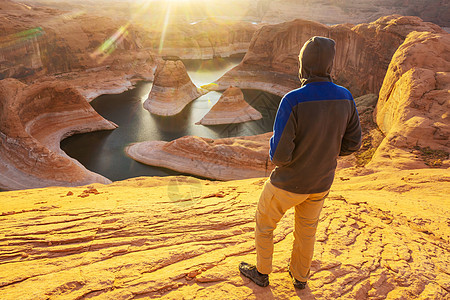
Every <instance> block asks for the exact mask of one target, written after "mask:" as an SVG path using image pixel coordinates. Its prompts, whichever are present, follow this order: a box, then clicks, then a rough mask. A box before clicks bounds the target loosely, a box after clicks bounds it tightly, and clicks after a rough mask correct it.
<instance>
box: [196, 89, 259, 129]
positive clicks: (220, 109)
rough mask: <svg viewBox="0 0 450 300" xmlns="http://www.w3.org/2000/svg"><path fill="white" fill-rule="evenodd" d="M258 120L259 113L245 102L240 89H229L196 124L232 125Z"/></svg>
mask: <svg viewBox="0 0 450 300" xmlns="http://www.w3.org/2000/svg"><path fill="white" fill-rule="evenodd" d="M259 119H262V115H261V113H260V112H259V111H257V110H256V109H254V108H253V107H251V106H250V105H249V104H248V103H247V102H245V99H244V94H243V93H242V91H241V89H239V88H236V87H229V88H228V89H226V90H225V92H224V93H223V94H222V96H221V97H220V99H219V101H217V103H216V104H214V106H213V107H212V108H211V110H210V111H209V112H208V113H207V114H206V115H205V116H204V117H203V118H202V119H201V120H200V121H199V122H197V123H196V124H197V125H218V124H232V123H242V122H247V121H252V120H259Z"/></svg>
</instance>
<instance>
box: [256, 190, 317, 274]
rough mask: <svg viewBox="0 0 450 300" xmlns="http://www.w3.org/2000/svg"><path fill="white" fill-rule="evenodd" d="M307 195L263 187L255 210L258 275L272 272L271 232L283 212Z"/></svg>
mask: <svg viewBox="0 0 450 300" xmlns="http://www.w3.org/2000/svg"><path fill="white" fill-rule="evenodd" d="M308 196H309V195H308V194H305V195H303V194H294V193H290V192H287V191H284V190H281V189H279V188H277V187H275V186H273V185H272V184H271V183H270V181H267V182H266V184H265V185H264V189H263V192H262V193H261V197H260V198H259V202H258V208H257V210H256V227H255V244H256V256H257V263H256V267H257V269H258V271H259V272H260V273H263V274H269V273H270V272H272V256H273V231H274V230H275V228H276V227H277V223H278V222H279V221H280V219H281V217H283V215H284V214H285V212H286V211H287V210H288V209H289V208H291V207H293V206H295V205H297V204H299V203H300V202H302V201H304V200H305V199H306V198H307V197H308Z"/></svg>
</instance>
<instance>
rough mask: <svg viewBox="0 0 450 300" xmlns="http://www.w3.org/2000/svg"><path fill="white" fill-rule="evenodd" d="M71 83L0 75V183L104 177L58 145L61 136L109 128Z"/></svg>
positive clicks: (71, 182) (65, 182)
mask: <svg viewBox="0 0 450 300" xmlns="http://www.w3.org/2000/svg"><path fill="white" fill-rule="evenodd" d="M116 127H117V125H115V124H114V123H112V122H109V121H107V120H105V119H103V118H102V117H101V116H100V115H99V114H97V113H96V112H95V110H94V109H93V108H92V107H91V106H90V105H89V103H88V102H87V101H86V99H85V98H84V97H83V96H82V95H81V94H80V93H79V92H78V91H77V90H75V89H74V88H72V87H68V86H67V85H66V84H63V83H52V84H46V83H40V84H35V85H30V86H26V85H25V84H23V83H21V82H19V81H18V80H16V79H4V80H1V81H0V187H1V188H3V189H10V190H15V189H27V188H37V187H45V186H76V185H84V184H88V183H92V182H100V183H109V182H110V181H109V180H108V179H106V178H105V177H103V176H101V175H99V174H96V173H93V172H90V171H89V170H87V169H86V168H85V167H84V166H83V165H81V164H80V163H79V162H78V161H76V160H74V159H72V158H70V157H68V156H67V155H66V154H65V153H64V152H63V151H62V150H61V149H60V147H59V143H60V141H61V140H62V139H64V138H65V137H67V136H70V135H72V134H76V133H83V132H89V131H96V130H106V129H115V128H116Z"/></svg>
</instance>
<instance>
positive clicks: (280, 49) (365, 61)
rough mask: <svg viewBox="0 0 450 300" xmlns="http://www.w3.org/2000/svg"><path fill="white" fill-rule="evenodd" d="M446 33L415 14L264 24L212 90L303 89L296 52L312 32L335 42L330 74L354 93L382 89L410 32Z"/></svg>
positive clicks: (277, 90)
mask: <svg viewBox="0 0 450 300" xmlns="http://www.w3.org/2000/svg"><path fill="white" fill-rule="evenodd" d="M414 30H416V31H429V32H434V33H444V31H443V30H442V29H441V28H440V27H439V26H437V25H435V24H431V23H427V22H423V21H422V20H421V19H419V18H417V17H402V16H399V15H393V16H388V17H383V18H380V19H378V20H377V21H375V22H372V23H369V24H360V25H358V26H354V27H352V26H351V25H348V24H343V25H335V26H325V25H322V24H319V23H316V22H312V21H306V20H294V21H291V22H286V23H282V24H276V25H266V26H263V27H262V28H260V29H259V30H258V31H257V32H256V33H255V35H254V36H253V39H252V42H251V44H250V48H249V50H248V52H247V53H246V55H245V57H244V59H243V61H242V62H241V63H240V64H239V65H238V66H237V67H235V68H234V69H232V70H231V71H229V72H227V73H226V74H225V75H224V76H223V77H222V78H220V79H219V80H218V81H217V82H216V83H215V84H212V85H209V86H208V89H211V90H223V89H225V88H226V87H228V86H230V85H232V86H236V87H239V88H250V89H260V90H264V91H267V92H271V93H275V94H277V95H280V96H282V95H284V94H285V93H287V92H288V91H290V90H292V89H294V88H297V87H299V84H300V83H299V80H298V78H297V74H298V53H299V51H300V48H301V47H302V45H303V44H304V43H305V41H307V40H308V39H309V38H310V37H312V36H314V35H319V36H326V37H330V38H332V39H334V40H335V41H336V57H335V61H334V66H333V72H332V77H333V78H334V80H335V81H336V82H337V83H338V84H341V85H344V86H346V87H347V88H349V89H350V91H351V92H352V93H353V94H354V95H355V96H360V95H363V94H368V93H378V91H379V90H380V88H381V85H382V83H383V78H384V75H385V73H386V70H387V67H388V65H389V62H390V60H391V58H392V55H393V54H394V52H395V50H396V49H397V48H398V47H399V46H400V44H401V43H402V42H403V40H404V39H405V38H406V36H407V34H408V33H409V32H411V31H414Z"/></svg>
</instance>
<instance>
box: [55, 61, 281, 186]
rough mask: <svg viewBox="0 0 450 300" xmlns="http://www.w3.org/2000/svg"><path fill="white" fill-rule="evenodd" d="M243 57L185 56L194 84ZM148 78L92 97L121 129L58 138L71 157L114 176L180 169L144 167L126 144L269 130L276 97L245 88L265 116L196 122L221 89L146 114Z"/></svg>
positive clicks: (208, 79) (96, 106) (163, 173)
mask: <svg viewBox="0 0 450 300" xmlns="http://www.w3.org/2000/svg"><path fill="white" fill-rule="evenodd" d="M240 60H241V57H237V58H226V59H224V58H216V59H211V60H202V61H199V60H190V61H183V62H184V63H185V65H186V69H187V70H188V74H189V76H190V77H191V79H192V81H193V82H194V84H196V85H197V86H200V85H204V84H208V83H211V82H213V81H214V80H216V79H218V78H220V77H221V76H222V75H223V74H224V73H225V72H226V71H228V70H229V69H231V68H233V67H234V66H236V65H237V64H238V63H239V61H240ZM151 86H152V83H151V82H140V83H138V84H137V85H136V87H135V88H134V89H133V90H130V91H127V92H124V93H122V94H119V95H102V96H99V97H98V98H96V99H94V100H93V101H92V102H91V105H92V107H93V108H94V109H95V110H96V111H97V112H98V113H99V114H100V115H102V116H103V117H104V118H106V119H108V120H110V121H113V122H114V123H116V124H117V125H119V128H117V129H115V130H112V131H97V132H91V133H85V134H78V135H74V136H72V137H69V138H67V139H65V140H63V141H62V142H61V149H63V150H64V151H65V152H66V153H67V154H68V155H69V156H71V157H73V158H75V159H77V160H78V161H80V162H81V163H82V164H83V165H84V166H85V167H86V168H87V169H89V170H91V171H94V172H96V173H99V174H101V175H103V176H105V177H107V178H109V179H111V180H113V181H116V180H123V179H127V178H132V177H138V176H168V175H178V174H182V173H180V172H176V171H172V170H169V169H164V168H158V167H152V166H147V165H144V164H141V163H139V162H136V161H134V160H133V159H131V158H129V157H128V156H126V154H125V152H124V148H125V147H126V146H127V145H129V144H130V143H135V142H143V141H148V140H162V141H172V140H174V139H177V138H180V137H182V136H186V135H196V136H200V137H207V138H224V137H235V136H248V135H255V134H261V133H265V132H269V131H272V128H273V122H274V118H275V114H276V110H277V107H278V104H279V101H280V99H281V98H280V97H278V96H276V95H272V94H269V93H266V92H262V91H256V90H243V93H244V97H245V100H246V101H247V102H248V103H249V104H250V105H252V106H253V107H254V108H256V109H257V110H259V111H260V112H261V114H262V115H263V119H261V120H258V121H250V122H246V123H239V124H230V125H214V126H203V125H195V123H196V122H198V121H199V120H200V119H201V118H202V117H203V116H204V115H205V114H206V113H207V112H208V111H209V110H210V108H211V107H212V106H213V105H214V104H215V103H216V102H217V101H218V100H219V97H220V96H221V93H218V92H210V93H208V94H206V95H203V96H202V97H200V98H198V99H196V100H194V101H193V102H191V103H190V104H189V105H187V106H186V108H185V109H183V111H182V112H180V113H179V114H177V115H175V116H168V117H162V116H157V115H153V114H150V113H149V112H148V111H147V110H145V109H144V108H143V106H142V104H143V103H144V101H145V100H146V99H147V96H148V94H149V92H150V89H151Z"/></svg>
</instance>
